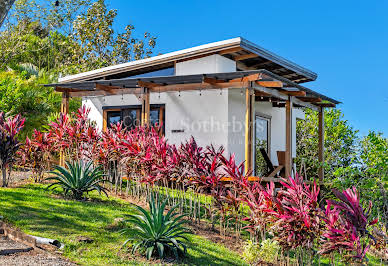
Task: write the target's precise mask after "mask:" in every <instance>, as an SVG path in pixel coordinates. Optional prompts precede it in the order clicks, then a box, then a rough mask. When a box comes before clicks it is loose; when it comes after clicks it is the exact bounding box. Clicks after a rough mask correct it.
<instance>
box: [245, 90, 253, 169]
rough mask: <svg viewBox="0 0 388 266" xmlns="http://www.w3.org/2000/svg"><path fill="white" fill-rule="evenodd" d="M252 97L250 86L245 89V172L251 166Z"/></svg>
mask: <svg viewBox="0 0 388 266" xmlns="http://www.w3.org/2000/svg"><path fill="white" fill-rule="evenodd" d="M253 97H254V93H253V91H252V88H251V86H249V87H247V88H246V89H245V173H248V172H249V171H251V170H252V169H253V168H252V137H253V118H252V116H253V115H252V113H253V100H254V99H253Z"/></svg>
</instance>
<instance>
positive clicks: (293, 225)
mask: <svg viewBox="0 0 388 266" xmlns="http://www.w3.org/2000/svg"><path fill="white" fill-rule="evenodd" d="M281 185H282V188H281V189H280V190H279V191H278V195H277V197H276V201H275V204H273V205H272V206H271V208H269V209H268V210H266V212H268V213H269V214H272V215H273V216H274V217H276V221H275V223H274V228H275V229H276V230H275V232H276V239H277V240H278V242H279V244H280V245H281V246H282V247H283V249H285V250H289V249H295V248H298V247H301V248H307V249H312V248H313V245H314V242H315V240H316V239H317V238H319V236H320V234H321V230H322V223H321V221H320V217H321V216H322V210H321V209H320V208H319V205H318V195H319V187H318V186H317V185H316V183H315V181H314V183H313V184H312V185H311V186H310V185H308V184H305V183H304V182H303V179H302V177H301V176H299V175H298V174H296V175H295V178H293V177H289V178H288V180H287V181H285V182H281Z"/></svg>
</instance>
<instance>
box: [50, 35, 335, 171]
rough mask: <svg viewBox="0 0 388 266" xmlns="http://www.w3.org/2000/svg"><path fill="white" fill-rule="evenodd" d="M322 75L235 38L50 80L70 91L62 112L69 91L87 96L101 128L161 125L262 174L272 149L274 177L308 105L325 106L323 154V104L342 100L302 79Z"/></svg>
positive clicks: (288, 164) (286, 164)
mask: <svg viewBox="0 0 388 266" xmlns="http://www.w3.org/2000/svg"><path fill="white" fill-rule="evenodd" d="M316 78H317V75H316V74H315V73H314V72H312V71H310V70H308V69H305V68H303V67H301V66H299V65H297V64H295V63H293V62H291V61H289V60H287V59H285V58H283V57H280V56H278V55H275V54H273V53H271V52H269V51H268V50H265V49H263V48H261V47H259V46H258V45H256V44H253V43H251V42H249V41H247V40H245V39H243V38H234V39H229V40H225V41H220V42H214V43H210V44H205V45H201V46H197V47H193V48H189V49H184V50H180V51H176V52H172V53H167V54H164V55H158V56H154V57H151V58H147V59H142V60H138V61H133V62H128V63H123V64H119V65H114V66H110V67H105V68H101V69H97V70H93V71H89V72H84V73H80V74H76V75H72V76H67V77H63V78H61V79H60V80H59V83H58V84H50V85H49V86H55V87H56V90H57V91H61V92H63V105H62V111H63V112H66V111H67V110H68V98H69V97H82V102H83V104H84V105H86V106H87V107H90V108H91V112H90V118H91V119H92V120H94V121H95V122H96V124H97V126H98V127H99V128H100V129H101V130H104V129H106V128H107V127H109V126H110V124H111V123H116V122H119V121H123V123H124V125H125V126H127V127H128V128H131V127H134V126H136V125H139V124H143V125H144V124H151V125H156V124H160V125H161V126H162V131H163V134H164V135H165V136H166V138H167V139H168V140H169V142H170V143H176V144H179V143H181V142H183V141H185V140H187V139H188V138H190V137H191V136H194V138H195V139H196V140H197V142H198V144H199V145H202V146H206V145H209V144H213V145H215V146H219V145H223V146H224V147H225V148H226V152H227V153H235V155H236V160H237V161H243V160H245V161H246V166H247V167H249V168H250V169H256V175H259V170H258V167H259V166H258V164H259V161H260V156H264V157H265V154H268V157H269V158H266V160H267V164H268V163H269V164H271V162H272V164H273V165H280V166H279V167H276V166H275V167H272V168H271V165H268V166H269V170H270V171H269V172H268V173H267V177H268V176H269V177H274V176H276V175H277V174H278V173H279V172H280V170H282V168H283V169H284V170H285V173H284V174H286V175H289V174H291V171H292V158H294V157H295V156H296V134H295V128H296V120H297V119H304V112H303V109H304V108H311V109H314V110H316V111H318V115H319V117H320V125H319V127H320V130H319V132H320V144H319V147H317V149H319V154H320V156H319V160H320V161H323V108H324V107H334V106H335V105H336V104H338V103H339V102H338V101H336V100H334V99H331V98H329V97H327V96H324V95H322V94H319V93H318V92H315V91H312V90H310V89H308V88H306V87H304V86H302V85H300V84H301V83H304V82H309V81H314V80H315V79H316ZM260 147H261V148H263V149H264V150H265V151H264V152H263V150H262V151H261V152H260V151H259V148H260ZM319 175H320V177H321V178H323V172H322V171H320V173H319Z"/></svg>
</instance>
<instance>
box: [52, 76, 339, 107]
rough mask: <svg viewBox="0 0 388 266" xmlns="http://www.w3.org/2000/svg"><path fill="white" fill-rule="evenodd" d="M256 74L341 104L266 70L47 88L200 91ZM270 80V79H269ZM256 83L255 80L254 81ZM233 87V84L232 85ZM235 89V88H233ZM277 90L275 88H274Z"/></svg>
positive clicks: (63, 83) (290, 88)
mask: <svg viewBox="0 0 388 266" xmlns="http://www.w3.org/2000/svg"><path fill="white" fill-rule="evenodd" d="M254 74H263V77H264V78H260V79H258V80H267V81H268V80H271V81H272V80H274V81H280V82H282V84H284V88H281V90H283V92H284V91H303V92H305V93H306V96H307V97H316V98H320V99H322V100H324V101H328V102H330V103H333V104H338V103H340V102H339V101H337V100H334V99H332V98H330V97H327V96H325V95H323V94H320V93H318V92H315V91H313V90H311V89H309V88H306V87H304V86H301V85H299V84H297V83H295V82H293V81H290V80H288V79H286V78H283V77H281V76H279V75H276V74H274V73H271V72H269V71H268V70H265V69H260V70H251V71H236V72H227V73H209V74H195V75H180V76H163V77H142V78H124V79H112V80H94V81H82V82H62V83H55V84H46V85H45V86H50V87H56V89H57V90H59V91H66V90H68V91H69V92H72V93H77V92H88V91H89V92H94V91H97V90H98V87H99V86H100V87H101V86H104V88H105V89H106V90H108V91H114V90H117V89H130V88H141V87H143V86H140V85H139V84H140V82H142V83H143V84H149V85H151V87H152V86H159V87H160V88H162V87H166V86H169V85H178V87H179V85H182V86H184V85H190V84H192V85H193V88H194V87H195V88H197V89H200V88H201V84H203V83H204V81H205V80H206V78H208V79H212V80H214V82H215V83H214V84H213V85H214V86H215V87H216V86H217V84H218V83H217V82H219V83H220V84H221V82H222V83H223V84H224V85H226V86H228V82H230V81H235V80H236V79H239V78H241V79H243V78H244V77H249V76H252V75H254ZM268 78H270V79H268ZM253 81H254V80H253ZM231 84H232V85H233V83H231ZM231 88H233V86H231ZM274 89H275V88H274Z"/></svg>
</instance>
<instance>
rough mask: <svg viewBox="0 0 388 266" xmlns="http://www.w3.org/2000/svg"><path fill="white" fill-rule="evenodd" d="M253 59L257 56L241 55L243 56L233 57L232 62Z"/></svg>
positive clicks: (251, 54)
mask: <svg viewBox="0 0 388 266" xmlns="http://www.w3.org/2000/svg"><path fill="white" fill-rule="evenodd" d="M255 57H258V55H257V54H254V53H250V54H243V55H238V56H235V57H234V60H236V61H242V60H245V59H249V58H255Z"/></svg>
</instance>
